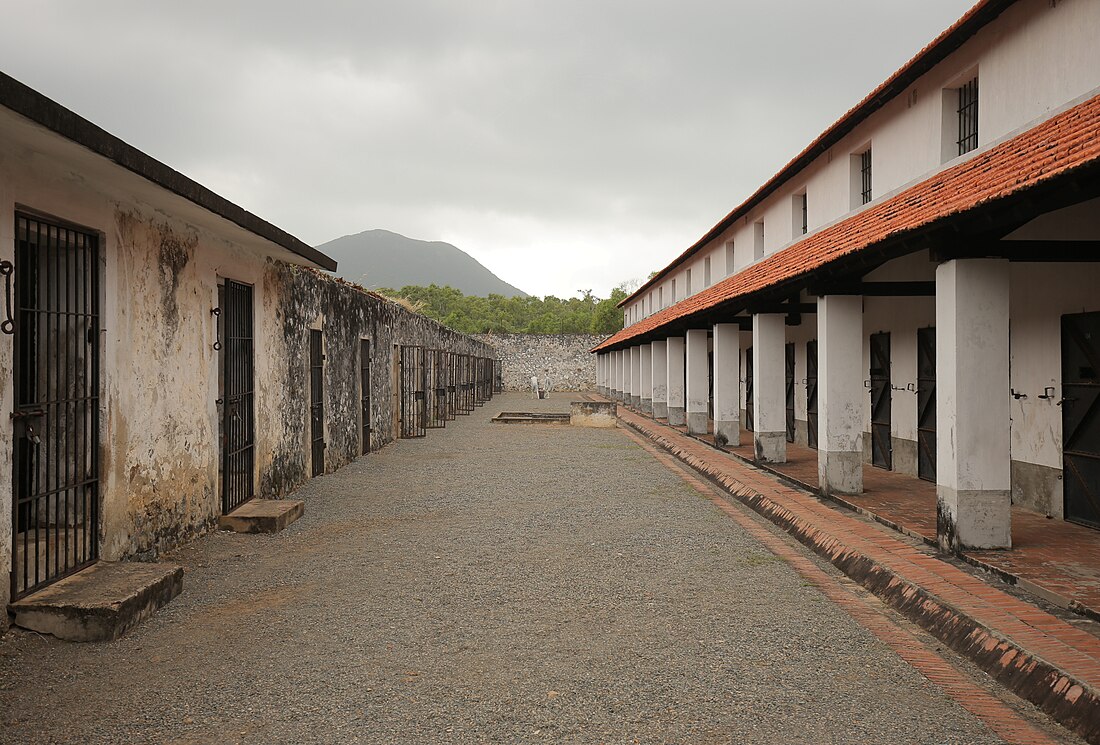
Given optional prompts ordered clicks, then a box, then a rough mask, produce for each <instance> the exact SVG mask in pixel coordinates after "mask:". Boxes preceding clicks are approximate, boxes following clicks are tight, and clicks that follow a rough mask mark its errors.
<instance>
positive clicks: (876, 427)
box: [871, 333, 893, 470]
mask: <svg viewBox="0 0 1100 745" xmlns="http://www.w3.org/2000/svg"><path fill="white" fill-rule="evenodd" d="M891 398H892V391H891V388H890V334H888V333H880V334H871V463H872V464H873V465H876V466H878V467H879V468H885V469H888V470H889V469H890V468H892V467H893V446H892V445H891V443H890V407H891V403H892V401H891Z"/></svg>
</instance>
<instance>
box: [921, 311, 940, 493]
mask: <svg viewBox="0 0 1100 745" xmlns="http://www.w3.org/2000/svg"><path fill="white" fill-rule="evenodd" d="M917 476H919V477H920V478H922V479H924V480H925V481H932V482H935V480H936V329H934V328H927V329H917Z"/></svg>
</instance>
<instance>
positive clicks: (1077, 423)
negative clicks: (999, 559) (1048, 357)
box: [1062, 313, 1100, 528]
mask: <svg viewBox="0 0 1100 745" xmlns="http://www.w3.org/2000/svg"><path fill="white" fill-rule="evenodd" d="M1062 470H1063V500H1064V503H1063V504H1064V508H1065V516H1066V519H1067V520H1072V521H1073V522H1075V523H1081V524H1083V525H1088V526H1090V527H1093V528H1100V313H1081V314H1078V315H1071V316H1062Z"/></svg>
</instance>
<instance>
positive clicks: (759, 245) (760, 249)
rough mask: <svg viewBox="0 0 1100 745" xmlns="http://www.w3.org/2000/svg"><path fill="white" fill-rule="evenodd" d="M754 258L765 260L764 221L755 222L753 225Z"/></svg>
mask: <svg viewBox="0 0 1100 745" xmlns="http://www.w3.org/2000/svg"><path fill="white" fill-rule="evenodd" d="M752 257H753V258H754V259H756V260H760V259H762V258H764V221H763V220H761V221H759V222H755V223H753V225H752Z"/></svg>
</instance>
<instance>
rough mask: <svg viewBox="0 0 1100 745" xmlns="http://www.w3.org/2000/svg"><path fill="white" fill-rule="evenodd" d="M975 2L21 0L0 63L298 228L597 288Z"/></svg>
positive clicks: (653, 258) (748, 181) (539, 285)
mask: <svg viewBox="0 0 1100 745" xmlns="http://www.w3.org/2000/svg"><path fill="white" fill-rule="evenodd" d="M972 2H973V0H921V2H911V1H904V2H903V1H902V0H834V1H833V2H823V1H822V0H771V1H770V2H762V1H760V0H757V1H756V2H743V1H741V0H727V1H726V2H718V1H717V0H714V1H713V2H695V1H693V0H686V1H685V0H679V1H678V2H664V3H658V2H651V1H649V0H634V1H632V2H599V1H598V0H583V1H575V0H553V1H550V0H545V1H544V2H539V3H536V2H524V1H522V0H495V1H493V2H489V1H485V2H482V1H480V0H463V1H461V2H459V1H455V2H421V1H419V0H411V1H410V0H405V1H399V2H394V1H393V0H390V1H389V2H353V1H351V0H348V1H346V2H336V1H334V0H313V1H312V2H283V1H281V0H266V1H264V2H260V1H254V0H249V1H247V2H243V1H242V2H236V1H233V0H217V1H214V0H209V1H208V0H186V2H173V3H165V2H150V1H149V0H128V1H121V0H96V1H95V2H88V1H87V0H69V1H68V2H59V1H56V0H33V2H20V3H10V4H8V6H7V7H5V9H4V20H3V23H2V24H0V69H3V71H4V72H6V73H8V74H9V75H12V76H13V77H15V78H17V79H19V80H21V81H22V82H24V83H26V84H28V85H30V86H31V87H33V88H36V89H37V90H39V91H41V92H42V93H44V94H46V95H47V96H49V97H51V98H53V99H54V100H56V101H58V102H60V103H61V104H63V105H65V106H67V107H68V108H70V109H73V110H74V111H76V112H77V113H78V114H80V115H82V116H84V117H86V118H88V119H90V120H92V121H93V122H95V123H96V124H99V125H100V126H102V127H104V128H105V129H107V130H108V131H110V132H112V133H113V134H116V135H118V136H119V137H121V138H122V139H124V140H126V141H127V142H129V143H131V144H132V145H134V146H136V147H137V148H139V149H141V150H143V151H145V152H146V153H148V154H150V155H152V156H153V157H156V158H158V159H160V160H162V161H164V162H166V163H167V164H168V165H170V166H172V167H173V168H175V169H177V170H180V171H182V172H183V173H185V174H187V175H188V176H190V177H192V178H194V179H195V180H197V181H199V182H200V183H202V184H204V185H206V186H208V187H210V188H211V189H213V190H214V191H216V192H218V193H219V194H221V195H223V196H225V197H226V198H228V199H230V200H231V201H233V202H236V203H237V204H239V205H241V206H243V207H245V208H247V209H249V210H251V211H253V212H255V213H257V214H258V215H259V216H261V217H263V218H264V219H266V220H268V221H270V222H273V223H274V224H276V225H278V226H279V227H281V228H283V229H285V230H288V231H289V232H291V233H293V234H294V235H296V236H298V237H299V238H301V239H302V240H304V241H306V242H307V243H310V244H313V245H316V244H320V243H323V242H325V241H328V240H331V239H333V238H337V237H339V236H342V235H347V234H349V233H358V232H360V231H362V230H368V229H371V228H385V229H388V230H393V231H396V232H398V233H403V234H405V235H408V236H410V237H413V238H422V239H426V240H444V241H448V242H451V243H454V244H455V245H457V246H458V247H459V248H462V249H463V250H465V251H466V252H468V253H470V254H472V255H473V256H474V257H475V258H477V259H478V260H479V261H481V262H482V263H483V264H485V265H486V266H488V267H489V268H490V269H491V270H493V271H494V272H495V273H496V274H497V275H499V276H500V277H501V278H502V279H504V280H506V281H508V282H511V283H512V284H514V285H516V286H518V287H520V288H521V289H523V290H526V291H527V292H530V293H534V294H537V295H544V294H556V295H559V296H569V295H573V294H575V293H576V292H577V290H579V289H582V288H583V289H593V290H595V291H596V293H597V294H598V295H601V296H606V294H607V292H608V291H609V290H610V288H611V287H613V286H615V285H616V284H618V283H619V282H622V281H623V280H629V279H641V278H644V277H645V276H647V275H648V274H649V272H651V271H654V270H656V269H660V268H662V267H663V266H665V265H666V264H667V263H668V262H669V261H670V260H672V259H673V258H674V257H675V256H676V255H678V254H679V253H680V252H681V251H683V250H684V249H685V248H687V247H688V246H689V245H691V244H692V243H693V242H694V241H695V240H696V239H698V238H699V237H700V236H701V235H702V234H703V233H705V232H706V231H707V230H708V229H709V228H710V227H711V226H712V225H714V224H715V223H716V222H717V221H718V220H719V219H720V218H721V217H722V216H724V215H725V214H726V213H727V212H728V211H729V210H730V209H732V208H733V207H734V206H736V205H737V204H739V203H740V202H741V201H742V200H743V199H744V198H745V197H746V196H748V195H749V194H750V193H751V192H753V191H754V190H755V189H756V188H757V187H758V186H760V185H761V184H762V183H763V182H764V181H765V180H767V179H768V178H769V177H770V176H772V175H773V174H774V173H775V172H776V171H777V170H778V169H779V168H780V167H781V166H782V165H784V164H785V163H786V162H787V161H788V160H790V158H791V157H792V156H794V155H795V154H796V153H797V152H798V151H800V150H801V149H802V148H803V147H804V146H805V145H807V144H808V143H809V142H810V140H812V139H813V138H814V137H815V136H817V135H818V134H820V133H821V132H822V131H823V130H824V129H825V128H826V127H827V126H829V125H830V124H831V123H832V122H833V121H835V120H836V119H837V118H838V117H839V116H840V115H841V114H842V113H844V112H845V111H847V110H848V109H849V108H851V107H852V106H853V105H854V104H855V103H857V102H858V101H859V100H860V99H861V98H862V97H863V96H864V95H866V94H867V93H868V92H870V90H871V89H872V88H874V87H875V86H876V85H878V83H880V82H882V80H884V79H885V78H886V77H887V76H888V75H889V74H890V73H892V72H893V71H894V70H896V69H897V68H898V67H900V66H901V65H902V64H903V63H904V62H905V61H907V60H908V59H909V58H910V57H912V56H913V54H915V53H916V52H917V51H918V50H919V49H920V48H921V47H923V46H924V45H925V44H927V43H928V42H929V41H931V40H932V39H933V38H934V37H935V36H936V35H937V34H939V33H940V32H941V31H942V30H944V29H945V28H947V27H948V26H949V25H950V24H951V23H953V22H954V21H955V20H956V19H957V18H958V17H959V16H960V15H962V14H963V13H964V12H965V11H966V9H967V8H968V7H969V6H970V5H971V4H972Z"/></svg>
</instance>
